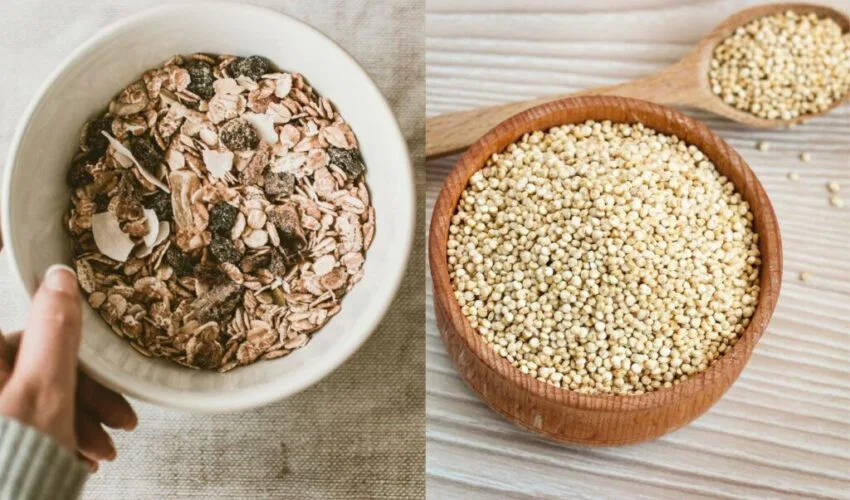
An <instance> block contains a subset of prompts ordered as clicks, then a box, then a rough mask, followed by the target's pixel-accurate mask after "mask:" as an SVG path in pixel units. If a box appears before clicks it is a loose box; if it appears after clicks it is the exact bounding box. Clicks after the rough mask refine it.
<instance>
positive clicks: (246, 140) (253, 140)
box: [219, 118, 260, 151]
mask: <svg viewBox="0 0 850 500" xmlns="http://www.w3.org/2000/svg"><path fill="white" fill-rule="evenodd" d="M219 138H221V142H223V143H224V145H225V146H227V148H228V149H230V150H231V151H245V150H246V149H255V148H256V147H257V146H259V145H260V138H259V137H258V136H257V132H256V131H255V130H254V127H252V126H251V124H250V123H248V122H246V121H245V120H243V119H242V118H233V119H232V120H230V121H228V122H226V123H225V124H224V125H222V126H221V128H220V129H219Z"/></svg>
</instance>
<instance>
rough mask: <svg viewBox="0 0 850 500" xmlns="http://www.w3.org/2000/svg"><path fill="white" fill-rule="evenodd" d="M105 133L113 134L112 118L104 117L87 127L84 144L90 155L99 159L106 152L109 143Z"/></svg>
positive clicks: (93, 121) (91, 122)
mask: <svg viewBox="0 0 850 500" xmlns="http://www.w3.org/2000/svg"><path fill="white" fill-rule="evenodd" d="M103 132H107V133H109V132H112V118H111V117H109V116H102V117H100V118H97V119H95V120H92V121H90V122H89V123H88V125H86V130H85V134H84V139H83V142H84V145H85V147H86V150H87V151H88V153H89V154H92V155H94V156H97V157H99V156H102V155H103V153H105V152H106V148H107V147H109V141H108V140H107V139H106V137H104V136H103Z"/></svg>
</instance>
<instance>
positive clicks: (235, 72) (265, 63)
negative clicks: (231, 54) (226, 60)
mask: <svg viewBox="0 0 850 500" xmlns="http://www.w3.org/2000/svg"><path fill="white" fill-rule="evenodd" d="M270 67H271V63H269V60H268V59H266V58H265V57H261V56H250V57H246V58H244V59H242V58H240V59H236V60H235V61H233V62H232V63H230V67H229V69H230V74H231V75H232V76H233V78H236V77H238V76H247V77H248V78H250V79H252V80H254V81H259V80H260V78H262V76H263V75H265V74H266V73H268V72H269V68H270Z"/></svg>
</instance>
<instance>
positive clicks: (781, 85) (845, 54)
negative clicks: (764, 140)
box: [708, 11, 850, 120]
mask: <svg viewBox="0 0 850 500" xmlns="http://www.w3.org/2000/svg"><path fill="white" fill-rule="evenodd" d="M708 76H709V80H710V83H711V90H712V92H714V94H716V95H717V96H718V97H720V98H721V99H723V101H724V102H725V103H726V104H729V105H730V106H734V107H735V108H738V109H740V110H743V111H746V112H749V113H752V114H753V115H756V116H758V117H760V118H767V119H771V120H791V119H794V118H796V117H798V116H801V115H807V114H812V113H819V112H822V111H825V110H826V109H827V108H829V107H830V106H831V105H832V103H833V102H835V101H837V100H840V99H842V98H843V97H844V95H845V94H847V92H848V91H850V34H847V33H842V32H841V26H839V25H838V24H837V23H836V22H835V21H833V20H832V19H828V18H818V17H817V16H816V15H815V14H797V13H795V12H793V11H786V12H784V13H780V14H775V15H772V16H766V17H762V18H759V19H756V20H754V21H752V22H750V23H749V24H747V25H745V26H742V27H740V28H738V29H737V30H735V32H734V33H733V34H732V35H731V36H729V37H728V38H726V39H725V40H723V41H722V42H721V43H719V44H718V45H717V47H716V48H715V49H714V54H713V57H712V60H711V67H710V69H709V73H708Z"/></svg>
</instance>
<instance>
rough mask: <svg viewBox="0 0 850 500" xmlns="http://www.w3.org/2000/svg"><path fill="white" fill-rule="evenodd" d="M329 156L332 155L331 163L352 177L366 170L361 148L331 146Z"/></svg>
mask: <svg viewBox="0 0 850 500" xmlns="http://www.w3.org/2000/svg"><path fill="white" fill-rule="evenodd" d="M328 156H330V161H331V163H332V164H334V165H336V166H337V167H339V168H341V169H342V170H343V172H345V173H346V174H347V175H348V177H349V178H351V179H353V178H355V177H357V176H359V175H360V174H362V173H363V172H364V171H365V170H366V165H364V164H363V158H362V157H361V156H360V150H359V149H340V148H337V147H334V146H330V147H328Z"/></svg>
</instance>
